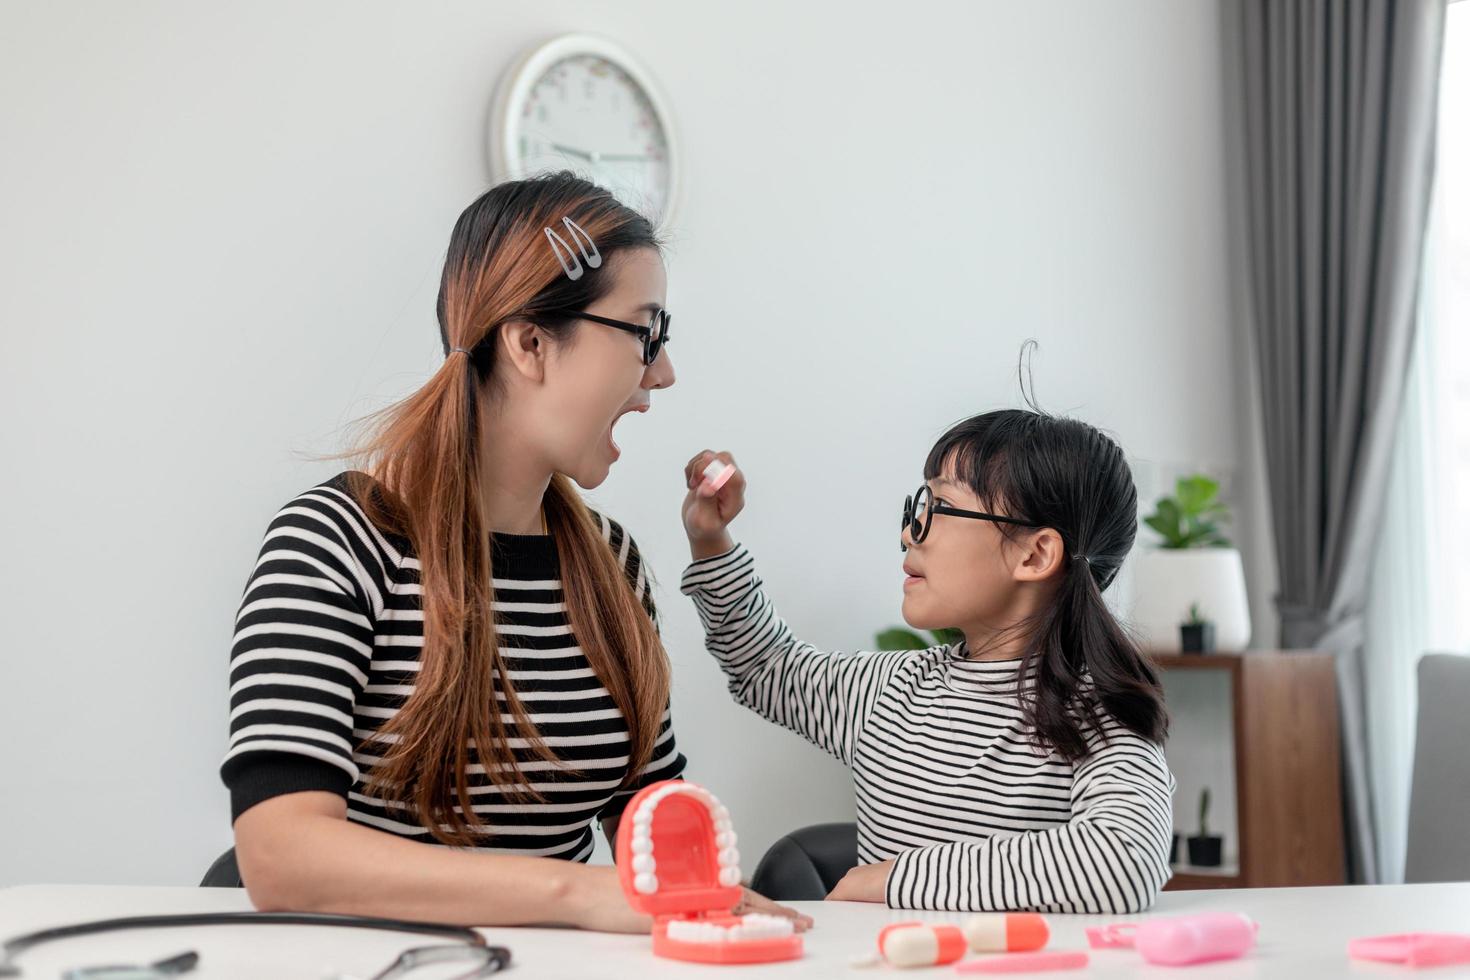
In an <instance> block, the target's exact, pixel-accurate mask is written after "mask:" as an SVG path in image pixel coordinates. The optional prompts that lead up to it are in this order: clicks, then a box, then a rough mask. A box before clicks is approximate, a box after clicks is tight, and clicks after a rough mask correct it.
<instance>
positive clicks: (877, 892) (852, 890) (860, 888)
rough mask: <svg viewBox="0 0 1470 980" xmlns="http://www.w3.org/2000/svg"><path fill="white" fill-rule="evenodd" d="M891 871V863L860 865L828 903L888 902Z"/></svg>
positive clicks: (843, 880) (829, 896)
mask: <svg viewBox="0 0 1470 980" xmlns="http://www.w3.org/2000/svg"><path fill="white" fill-rule="evenodd" d="M892 870H893V862H892V861H884V862H882V863H880V864H860V865H858V866H857V867H856V868H853V869H852V870H851V871H849V872H848V873H847V874H846V875H844V876H843V878H842V880H841V881H839V882H838V883H837V887H836V888H834V889H832V894H830V895H828V896H827V901H829V902H886V901H888V874H889V872H891V871H892Z"/></svg>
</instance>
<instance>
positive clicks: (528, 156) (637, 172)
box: [490, 34, 679, 227]
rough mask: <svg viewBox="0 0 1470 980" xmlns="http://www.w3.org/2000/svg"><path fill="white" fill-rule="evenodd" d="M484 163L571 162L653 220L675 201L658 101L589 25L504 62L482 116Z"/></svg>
mask: <svg viewBox="0 0 1470 980" xmlns="http://www.w3.org/2000/svg"><path fill="white" fill-rule="evenodd" d="M490 163H491V170H492V171H493V172H494V176H495V179H496V180H506V179H511V178H517V177H527V176H531V175H533V174H538V173H544V172H547V171H553V170H571V171H574V172H576V173H578V174H580V175H582V176H584V177H586V178H587V179H589V180H591V181H593V182H595V183H597V184H600V185H602V186H603V187H606V188H607V189H608V190H610V191H612V192H613V194H615V195H616V196H617V198H618V200H620V201H622V202H623V203H624V204H627V205H629V206H631V207H634V208H636V209H638V210H639V211H640V212H642V213H643V214H644V215H645V216H646V217H648V218H649V220H651V221H652V222H653V223H654V225H655V226H658V227H664V226H666V225H668V223H669V221H670V218H671V216H672V214H673V211H674V207H675V205H676V203H677V201H678V190H679V152H678V147H677V145H676V142H675V139H674V129H673V125H672V119H671V117H670V115H669V112H668V108H667V103H666V102H665V101H664V99H663V97H662V96H661V95H660V94H659V91H658V88H657V86H656V85H655V84H654V82H653V79H652V77H651V76H650V75H649V74H648V72H647V71H645V70H644V69H643V68H642V66H640V65H639V64H638V62H637V61H636V60H634V58H633V57H632V56H631V55H629V54H628V53H627V52H626V51H624V50H623V49H622V48H620V47H618V46H617V45H616V44H613V43H612V42H611V41H608V40H606V39H604V38H600V37H595V36H593V35H589V34H567V35H563V36H562V37H558V38H555V39H554V40H551V41H548V42H547V43H545V44H543V45H541V46H540V47H538V48H535V49H533V50H532V51H530V52H528V53H527V54H526V55H525V56H524V57H522V58H521V59H520V60H519V61H518V62H517V63H516V64H514V65H512V66H511V68H510V70H509V71H508V72H507V73H506V75H505V78H504V79H503V80H502V82H501V85H500V90H499V92H498V94H497V97H496V99H495V106H494V112H493V114H492V117H491V122H490Z"/></svg>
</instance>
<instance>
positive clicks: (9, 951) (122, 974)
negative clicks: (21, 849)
mask: <svg viewBox="0 0 1470 980" xmlns="http://www.w3.org/2000/svg"><path fill="white" fill-rule="evenodd" d="M220 925H272V926H338V927H346V928H352V929H382V930H385V931H388V932H410V933H417V934H419V935H427V936H440V937H443V938H446V939H458V940H460V942H459V943H457V944H454V945H449V946H422V947H419V948H417V949H410V950H408V951H406V952H404V953H403V954H402V955H400V956H399V957H398V958H397V959H396V960H394V961H393V963H391V964H390V965H389V966H388V968H387V969H385V970H383V971H382V972H380V973H378V974H375V975H374V976H373V977H372V980H392V978H396V977H401V976H403V975H404V974H405V973H407V972H408V971H410V970H412V969H414V968H415V967H418V966H423V965H425V964H429V963H448V962H454V961H464V962H465V963H467V964H469V965H470V967H471V969H470V971H469V972H468V973H464V974H461V975H460V976H459V977H457V978H456V980H471V978H474V977H486V976H489V975H490V974H492V973H495V972H498V971H499V970H502V969H504V968H505V967H506V965H508V964H509V963H510V950H508V949H506V948H504V947H503V946H490V945H487V944H486V942H485V937H484V936H482V935H480V934H479V933H478V932H476V931H475V930H474V929H470V928H468V927H465V926H451V925H444V924H442V923H436V922H408V921H405V920H401V919H379V918H373V917H370V916H357V915H331V914H327V913H322V912H198V913H190V914H185V915H140V916H133V917H130V918H122V919H101V920H98V921H96V922H79V923H77V924H76V925H69V926H56V927H54V928H51V929H41V930H39V931H37V932H31V933H26V934H25V935H23V936H16V937H14V938H12V939H7V940H6V941H5V943H4V944H3V946H0V977H18V976H21V970H20V967H18V966H17V965H16V964H15V960H16V957H18V956H20V954H22V953H24V952H25V951H26V950H29V949H33V948H35V947H36V946H40V945H42V944H43V943H49V942H55V941H57V940H60V939H72V938H75V937H77V936H91V935H96V934H97V933H103V932H121V931H124V930H129V929H168V928H174V927H179V926H220ZM198 962H199V955H198V954H197V953H193V952H189V953H183V954H181V955H179V956H174V957H170V958H169V959H167V960H161V961H159V962H158V963H154V964H152V965H148V966H98V967H80V968H78V969H75V970H68V971H66V972H65V973H64V974H63V978H64V980H162V978H166V977H172V976H177V975H179V974H181V973H184V972H187V971H188V970H191V969H193V968H194V965H195V964H196V963H198Z"/></svg>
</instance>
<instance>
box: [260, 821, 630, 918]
mask: <svg viewBox="0 0 1470 980" xmlns="http://www.w3.org/2000/svg"><path fill="white" fill-rule="evenodd" d="M235 848H236V857H237V859H238V861H239V863H240V873H241V877H242V878H243V879H244V882H245V888H246V891H247V892H248V893H249V895H250V900H251V902H252V904H254V906H255V907H256V908H257V909H260V910H262V911H309V912H335V913H340V914H345V915H376V916H387V917H390V918H397V919H411V920H425V921H433V922H448V923H455V924H459V925H469V926H491V925H500V926H514V925H532V924H542V923H545V924H559V925H571V926H578V927H580V928H583V929H598V930H604V931H610V932H647V931H648V928H649V920H648V919H647V918H645V917H644V916H641V915H638V914H637V913H635V912H634V911H633V909H632V908H631V907H630V906H629V905H628V900H627V898H626V897H625V896H624V895H623V891H622V887H621V886H620V885H619V883H618V878H617V871H616V869H615V868H611V867H592V866H588V865H582V864H575V863H572V862H569V861H559V860H556V859H554V858H536V857H516V856H512V855H502V854H475V853H469V852H466V851H462V850H453V849H450V848H442V847H435V846H432V845H429V844H422V843H419V842H417V841H410V840H404V839H403V838H401V837H395V836H394V835H392V834H385V833H383V832H382V831H378V830H373V829H371V828H368V827H362V826H359V825H357V824H354V823H351V822H349V821H348V820H347V804H346V801H345V800H343V799H342V798H341V797H340V796H337V795H335V794H333V793H325V792H306V793H289V794H286V795H284V796H276V797H272V798H271V799H269V800H266V801H265V802H263V803H258V804H256V805H255V806H253V807H251V808H250V809H249V810H247V811H245V812H244V813H243V814H241V815H240V818H239V819H238V820H236V821H235Z"/></svg>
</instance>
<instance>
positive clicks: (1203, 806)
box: [1189, 786, 1225, 868]
mask: <svg viewBox="0 0 1470 980" xmlns="http://www.w3.org/2000/svg"><path fill="white" fill-rule="evenodd" d="M1209 818H1210V788H1209V787H1208V786H1206V787H1205V788H1204V789H1202V790H1200V791H1199V833H1198V834H1196V835H1195V836H1193V837H1191V838H1189V863H1190V864H1193V865H1195V866H1196V867H1200V868H1218V867H1219V866H1220V852H1221V850H1222V849H1223V845H1224V843H1225V838H1223V837H1221V836H1220V835H1219V834H1211V833H1210V822H1209Z"/></svg>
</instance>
